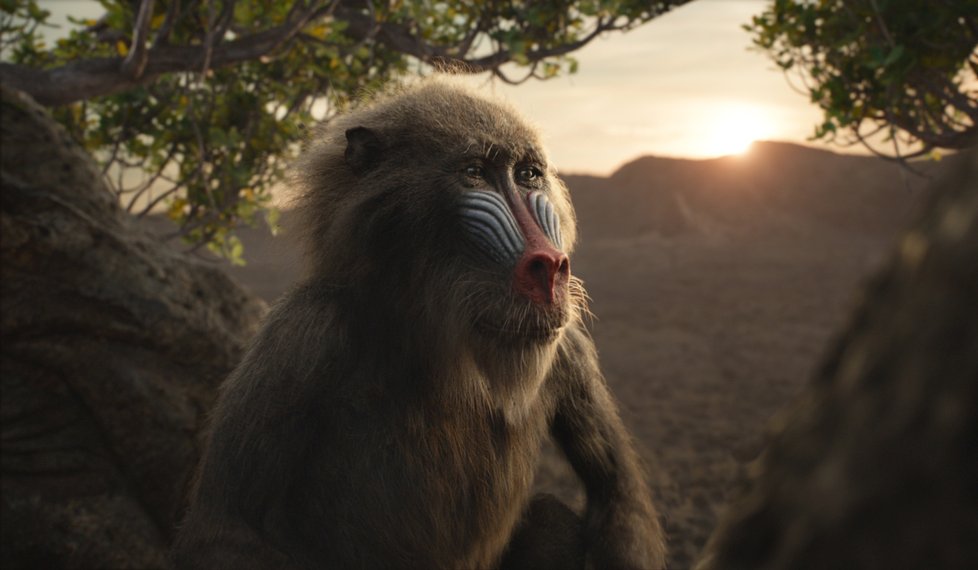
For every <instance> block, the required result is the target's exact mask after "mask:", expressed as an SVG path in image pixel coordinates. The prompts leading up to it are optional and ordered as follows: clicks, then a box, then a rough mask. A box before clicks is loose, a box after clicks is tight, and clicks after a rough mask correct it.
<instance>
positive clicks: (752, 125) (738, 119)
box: [700, 105, 773, 156]
mask: <svg viewBox="0 0 978 570" xmlns="http://www.w3.org/2000/svg"><path fill="white" fill-rule="evenodd" d="M704 118H705V119H707V121H708V122H707V123H706V124H705V125H704V126H703V132H704V137H703V139H702V143H701V145H702V146H701V149H700V151H701V152H702V153H703V155H704V156H726V155H731V154H743V153H744V152H746V151H747V149H749V148H750V145H751V143H753V142H754V141H756V140H763V139H765V138H767V137H769V136H770V135H771V134H772V132H773V128H772V127H773V125H772V121H771V119H770V118H769V116H768V115H767V114H766V113H764V111H763V110H762V109H761V108H759V107H755V106H748V105H730V106H723V107H721V108H717V109H714V110H713V112H712V113H708V114H707V115H706V116H705V117H704Z"/></svg>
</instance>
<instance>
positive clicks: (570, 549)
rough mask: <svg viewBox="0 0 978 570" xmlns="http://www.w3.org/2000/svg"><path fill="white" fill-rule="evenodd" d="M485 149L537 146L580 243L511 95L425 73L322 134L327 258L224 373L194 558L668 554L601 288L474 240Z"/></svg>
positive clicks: (370, 560) (506, 163)
mask: <svg viewBox="0 0 978 570" xmlns="http://www.w3.org/2000/svg"><path fill="white" fill-rule="evenodd" d="M473 160H478V161H480V163H482V164H485V165H486V169H487V171H489V172H491V173H492V176H499V177H501V178H499V180H511V178H509V174H508V173H510V172H512V171H513V168H514V165H519V164H524V163H532V164H537V165H540V166H541V170H542V171H543V176H542V179H541V180H539V181H538V184H539V187H538V188H539V189H541V190H543V191H545V192H546V193H547V195H548V196H549V197H550V200H551V202H553V204H554V207H555V209H556V211H557V212H558V214H559V217H560V220H561V226H562V228H563V232H562V233H563V241H564V244H565V249H564V251H565V252H566V253H568V254H569V253H570V250H571V249H572V245H573V243H574V241H575V238H576V233H575V232H576V230H575V223H574V213H573V209H572V208H571V205H570V199H569V196H568V193H567V190H566V188H565V187H564V186H563V184H562V183H561V182H560V181H559V179H558V178H557V177H556V175H555V173H554V172H553V169H552V168H550V167H548V166H547V163H546V157H545V156H544V155H543V151H542V146H541V144H540V141H539V138H538V137H537V135H536V133H535V132H534V131H533V130H532V129H531V128H529V127H528V126H527V125H526V123H525V122H523V121H522V120H521V119H520V118H519V116H518V115H517V114H516V113H514V112H513V111H512V110H511V109H509V108H507V107H506V106H505V105H503V104H501V103H499V102H496V101H491V100H488V99H484V98H481V97H478V96H476V95H474V94H472V93H470V92H469V91H467V90H465V89H461V88H459V87H455V86H452V85H450V84H448V83H447V82H445V81H426V82H421V83H420V84H418V85H415V86H413V87H402V88H399V89H398V90H396V91H395V92H392V93H388V94H386V95H383V96H380V97H378V98H377V99H376V101H375V102H374V103H372V104H370V105H369V106H365V107H363V108H361V109H359V110H357V111H355V112H353V113H350V114H348V115H346V116H343V117H340V118H338V119H336V120H334V121H332V122H331V123H330V124H329V125H327V126H326V127H325V129H323V130H322V131H320V132H319V133H317V135H316V137H315V139H314V140H313V141H312V142H311V143H310V145H309V148H308V149H307V150H306V152H305V153H304V155H303V157H302V159H301V160H300V162H299V164H298V167H297V172H298V173H299V175H298V177H297V184H298V185H299V187H300V188H302V190H303V196H302V198H301V200H300V210H301V212H302V213H303V215H304V216H305V223H304V228H305V229H306V243H307V254H308V260H309V265H308V267H309V271H308V274H307V275H306V277H305V279H304V281H303V282H302V283H301V284H300V285H299V286H298V287H296V288H295V289H294V290H293V291H292V292H290V293H289V294H287V295H286V296H285V297H284V298H283V299H282V300H281V301H279V303H278V304H277V305H276V306H275V307H274V308H273V309H272V311H271V313H270V315H269V316H268V318H267V320H266V322H265V325H264V327H263V329H262V331H261V332H260V333H259V334H258V336H257V338H256V339H255V341H254V344H253V346H252V347H251V349H250V351H249V352H248V354H247V355H246V357H245V358H244V360H243V362H242V363H241V365H240V366H239V367H238V369H237V370H236V371H235V372H234V373H233V374H232V376H231V377H230V378H229V379H228V381H227V382H226V383H225V385H224V387H223V390H222V394H221V397H220V400H219V403H218V405H217V408H216V410H215V412H214V417H213V427H212V433H211V436H210V441H209V445H208V448H207V451H206V453H205V455H204V457H203V460H202V462H201V466H200V470H199V478H198V482H197V485H196V486H195V489H194V492H193V494H192V497H191V507H190V511H189V513H188V515H187V517H186V520H185V522H184V524H183V526H182V528H181V529H180V532H179V536H178V539H177V541H176V544H175V546H174V549H173V560H174V562H175V564H176V566H177V567H178V568H201V569H203V568H207V569H220V568H228V569H230V568H236V569H237V568H380V567H384V568H432V569H437V568H472V569H482V568H486V569H488V568H494V567H497V566H499V565H500V564H502V565H503V566H507V567H523V566H527V565H529V566H532V567H546V566H547V565H549V566H552V567H561V568H563V567H566V565H567V560H568V557H570V558H573V557H575V556H576V557H578V558H580V555H579V554H574V553H580V552H583V553H584V559H578V560H577V563H578V565H579V566H581V567H583V566H584V563H585V559H586V561H587V563H588V564H589V565H592V566H593V567H595V568H650V569H652V568H661V567H662V565H663V560H664V546H663V541H662V532H661V529H660V528H659V524H658V521H657V520H656V515H655V511H654V510H653V508H652V506H651V503H650V501H649V497H648V491H647V489H646V485H645V483H644V482H643V480H642V476H641V473H640V471H639V469H638V467H637V462H636V457H635V454H634V452H633V450H632V449H631V446H630V444H629V442H628V437H627V435H626V433H625V431H624V428H623V426H622V424H621V421H620V420H619V418H618V415H617V413H616V411H615V407H614V404H613V402H612V400H611V397H610V395H609V394H608V392H607V389H606V387H605V384H604V380H603V378H602V377H601V374H600V371H599V370H598V366H597V358H596V355H595V352H594V347H593V343H592V342H591V340H590V338H589V337H588V336H587V334H586V332H585V330H584V327H583V326H582V324H581V322H580V313H581V311H582V309H583V305H584V293H583V288H582V287H581V286H580V283H579V282H578V281H576V280H574V279H573V278H571V281H570V282H569V283H565V284H563V285H562V287H561V289H560V291H558V295H557V297H558V302H557V303H555V305H554V306H553V307H549V308H541V307H538V306H535V305H533V304H532V303H529V302H528V301H526V300H525V299H522V298H519V296H517V295H515V294H514V293H513V291H512V287H511V277H510V274H509V272H510V271H511V269H510V268H505V267H493V266H491V264H486V263H484V262H481V261H477V260H476V259H475V258H474V257H473V255H472V254H471V252H470V251H469V250H468V249H466V247H465V245H464V239H462V238H461V237H460V235H459V231H460V230H459V228H458V224H457V221H456V219H457V215H456V213H455V212H456V203H455V199H456V196H457V195H458V194H459V192H460V191H461V190H462V189H463V188H464V185H465V183H466V181H465V180H463V177H461V175H460V174H459V173H460V171H462V170H464V167H465V165H466V164H468V163H471V161H473ZM548 435H549V436H553V437H554V438H555V439H556V441H557V442H558V443H559V444H560V445H561V447H562V448H563V449H564V450H565V452H566V454H567V457H568V459H569V461H570V462H571V464H572V465H573V466H574V468H575V469H576V471H577V473H578V474H579V475H580V476H581V478H582V480H583V482H584V484H585V487H586V489H587V492H588V507H587V513H586V514H585V517H584V521H583V524H581V525H578V524H577V523H575V522H574V521H575V520H576V517H575V516H574V515H573V514H572V513H570V511H569V510H567V509H561V508H560V507H559V505H558V506H555V505H554V504H553V503H554V501H553V500H552V498H551V499H546V498H542V499H540V500H537V501H533V502H531V501H530V497H529V490H530V484H531V481H532V477H533V474H534V471H535V468H536V463H537V458H538V454H539V449H540V445H541V442H542V440H543V439H544V438H545V437H548ZM529 505H533V506H532V507H531V508H528V506H529ZM558 519H559V522H555V521H558ZM521 520H522V522H521ZM575 529H577V530H575ZM510 543H512V545H513V546H512V547H511V548H510V549H509V550H507V545H508V544H510ZM528 552H529V553H530V554H531V555H527V553H528ZM546 553H552V554H553V555H552V556H551V555H550V554H546ZM527 561H530V562H527Z"/></svg>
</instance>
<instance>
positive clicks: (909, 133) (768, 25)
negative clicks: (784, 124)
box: [746, 0, 978, 159]
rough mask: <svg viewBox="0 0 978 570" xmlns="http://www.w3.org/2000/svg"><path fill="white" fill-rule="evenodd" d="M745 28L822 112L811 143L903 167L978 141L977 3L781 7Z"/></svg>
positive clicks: (795, 2)
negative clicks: (864, 152)
mask: <svg viewBox="0 0 978 570" xmlns="http://www.w3.org/2000/svg"><path fill="white" fill-rule="evenodd" d="M746 27H747V29H748V30H749V31H750V32H752V34H753V39H754V43H755V44H756V45H758V46H759V47H761V48H763V49H764V50H766V51H767V52H768V53H769V54H770V56H771V57H772V58H773V59H774V61H775V62H776V63H777V64H778V66H780V67H781V68H782V69H784V70H785V71H786V72H789V73H792V74H793V75H795V76H797V77H799V78H800V79H801V81H802V84H803V86H804V89H805V90H806V91H807V92H808V94H809V95H810V96H811V99H812V101H813V102H814V103H816V104H817V105H819V107H821V108H822V110H823V111H824V121H823V122H822V124H821V125H819V126H818V127H817V128H816V129H815V134H814V137H813V138H815V139H825V140H830V141H836V142H841V143H843V144H864V145H866V146H867V147H869V148H870V149H871V150H873V151H874V152H876V153H877V154H881V155H884V156H889V157H897V158H902V159H905V158H909V157H911V156H917V155H922V154H926V153H929V152H931V151H932V150H934V149H941V148H943V149H961V148H965V147H968V146H972V145H974V144H976V143H978V0H935V1H933V2H919V1H917V0H775V1H774V2H772V4H771V5H770V6H769V7H768V8H767V9H766V10H765V11H764V12H763V13H761V14H760V15H758V16H755V17H754V18H753V20H752V23H751V24H749V25H748V26H746ZM878 133H882V134H884V135H885V136H884V137H883V141H884V143H883V144H885V145H887V146H888V148H884V147H881V146H880V145H879V143H878V142H876V141H877V139H871V137H874V135H877V134H878Z"/></svg>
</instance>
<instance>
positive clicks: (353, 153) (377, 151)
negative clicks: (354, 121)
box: [343, 127, 384, 176]
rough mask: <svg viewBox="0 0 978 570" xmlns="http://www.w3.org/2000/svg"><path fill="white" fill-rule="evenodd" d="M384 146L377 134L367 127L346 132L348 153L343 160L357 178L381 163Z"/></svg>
mask: <svg viewBox="0 0 978 570" xmlns="http://www.w3.org/2000/svg"><path fill="white" fill-rule="evenodd" d="M383 146H384V145H383V144H382V143H381V140H380V137H378V136H377V133H375V132H374V131H372V130H370V129H368V128H367V127H354V128H352V129H348V130H347V131H346V152H345V153H344V154H343V158H345V159H346V163H347V164H348V165H349V166H350V169H351V170H353V173H354V174H356V175H357V176H359V175H361V174H364V173H366V172H367V171H369V170H370V169H371V168H373V167H374V165H376V164H377V162H379V161H380V155H381V152H383Z"/></svg>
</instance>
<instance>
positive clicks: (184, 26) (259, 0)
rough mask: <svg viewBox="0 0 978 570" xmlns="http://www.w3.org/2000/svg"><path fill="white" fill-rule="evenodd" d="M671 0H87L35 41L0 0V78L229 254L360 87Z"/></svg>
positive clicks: (486, 62)
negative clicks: (91, 3) (65, 29)
mask: <svg viewBox="0 0 978 570" xmlns="http://www.w3.org/2000/svg"><path fill="white" fill-rule="evenodd" d="M686 1H688V0H658V1H652V2H650V1H647V0H577V1H571V0H550V1H546V2H535V1H530V0H502V1H491V2H466V1H464V0H443V1H431V0H389V1H388V0H384V1H381V0H356V1H340V0H291V1H282V0H99V2H100V4H101V5H102V7H103V8H104V9H105V15H104V16H103V17H102V18H100V19H99V20H97V21H94V20H87V21H82V20H73V24H74V25H75V28H74V29H72V30H71V31H70V32H69V33H68V34H67V36H66V37H64V38H63V39H59V40H57V42H56V44H55V45H51V46H49V45H46V44H45V42H44V41H43V36H42V34H40V29H41V27H43V26H45V25H47V20H48V18H49V16H50V14H49V13H48V12H47V11H45V10H43V9H42V8H40V7H39V5H38V4H37V2H36V0H0V49H2V53H3V59H4V60H5V61H4V62H3V63H0V80H2V81H3V82H4V83H5V84H6V85H9V86H12V87H16V88H18V89H21V90H23V91H25V92H27V93H29V94H31V95H32V96H33V97H34V98H35V99H36V100H37V101H38V102H39V103H41V104H43V105H48V106H51V107H53V112H54V113H55V116H56V118H57V119H58V120H59V121H61V122H62V123H63V124H64V125H66V126H67V127H68V129H69V131H70V132H72V133H73V134H74V135H75V136H76V137H77V139H78V140H80V141H81V142H82V143H83V144H84V146H85V147H86V148H87V149H89V150H90V151H91V152H92V153H93V154H94V155H95V157H96V158H97V159H98V160H100V161H101V163H102V165H103V167H104V169H105V172H106V175H107V176H108V175H109V174H112V180H111V181H110V182H111V183H112V185H113V187H114V188H115V190H116V192H117V193H118V194H119V197H120V200H121V201H122V204H123V205H124V206H125V207H127V208H128V209H129V210H130V211H133V212H135V213H145V212H148V211H150V210H151V209H153V208H157V207H159V206H161V205H165V206H166V208H167V210H168V212H169V215H170V217H171V218H172V219H173V220H174V221H176V222H178V223H179V225H180V227H181V230H180V234H182V235H183V236H184V237H185V238H187V239H188V240H189V241H191V242H192V243H195V244H198V245H207V246H208V247H210V248H211V249H213V250H214V251H216V252H218V253H221V254H223V255H225V256H227V257H229V258H231V259H232V260H233V261H240V256H241V245H240V242H238V240H237V239H236V238H235V237H234V234H233V229H234V227H235V225H236V224H237V223H238V222H240V221H244V222H246V223H253V222H254V219H255V215H256V213H258V212H260V211H264V210H265V209H266V208H267V206H268V203H269V200H270V189H271V187H272V185H273V184H275V183H276V182H277V181H279V180H281V179H282V174H283V170H284V164H285V163H287V162H288V160H289V157H290V155H291V154H292V153H293V152H294V151H295V148H296V145H297V141H299V140H301V138H302V132H303V126H304V125H306V124H308V123H309V122H311V121H313V120H317V119H318V120H322V119H328V117H329V116H330V115H331V114H333V113H334V112H336V111H337V110H340V109H342V108H344V107H346V106H347V105H350V104H355V95H356V94H357V93H359V92H361V91H362V90H365V89H366V90H372V89H377V88H379V87H381V86H382V85H384V84H385V83H387V82H389V81H391V80H392V79H395V78H396V77H398V76H401V75H403V74H405V73H408V72H410V71H412V70H415V71H417V70H420V67H421V66H420V64H427V65H429V66H434V67H449V68H450V69H452V70H454V71H460V72H465V73H479V72H491V73H492V74H494V75H495V76H496V77H498V78H500V79H502V80H503V81H507V82H512V83H519V82H521V81H525V80H526V79H529V78H531V77H536V78H549V77H553V76H555V75H557V74H559V73H561V72H573V71H574V70H575V69H576V65H577V64H576V62H575V61H574V60H573V59H572V58H571V57H570V56H569V55H568V54H569V53H571V52H573V51H574V50H576V49H578V48H580V47H582V46H584V45H585V44H587V43H588V42H589V41H591V40H592V39H594V38H595V37H597V36H598V35H600V34H602V33H605V32H609V31H616V30H627V29H629V28H632V27H635V26H637V25H639V24H641V23H643V22H645V21H648V20H650V19H652V18H654V17H655V16H657V15H659V14H662V13H664V12H666V11H668V10H669V9H670V8H671V7H673V6H675V5H679V4H682V3H684V2H686ZM508 63H514V64H516V68H517V70H518V71H517V72H516V74H515V75H516V76H515V77H514V76H512V75H511V74H512V73H513V72H512V71H507V70H508V69H509V68H508V67H506V68H504V67H503V66H504V65H505V64H508ZM134 171H135V172H139V173H143V175H142V176H138V177H134V176H132V174H133V172H134Z"/></svg>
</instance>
